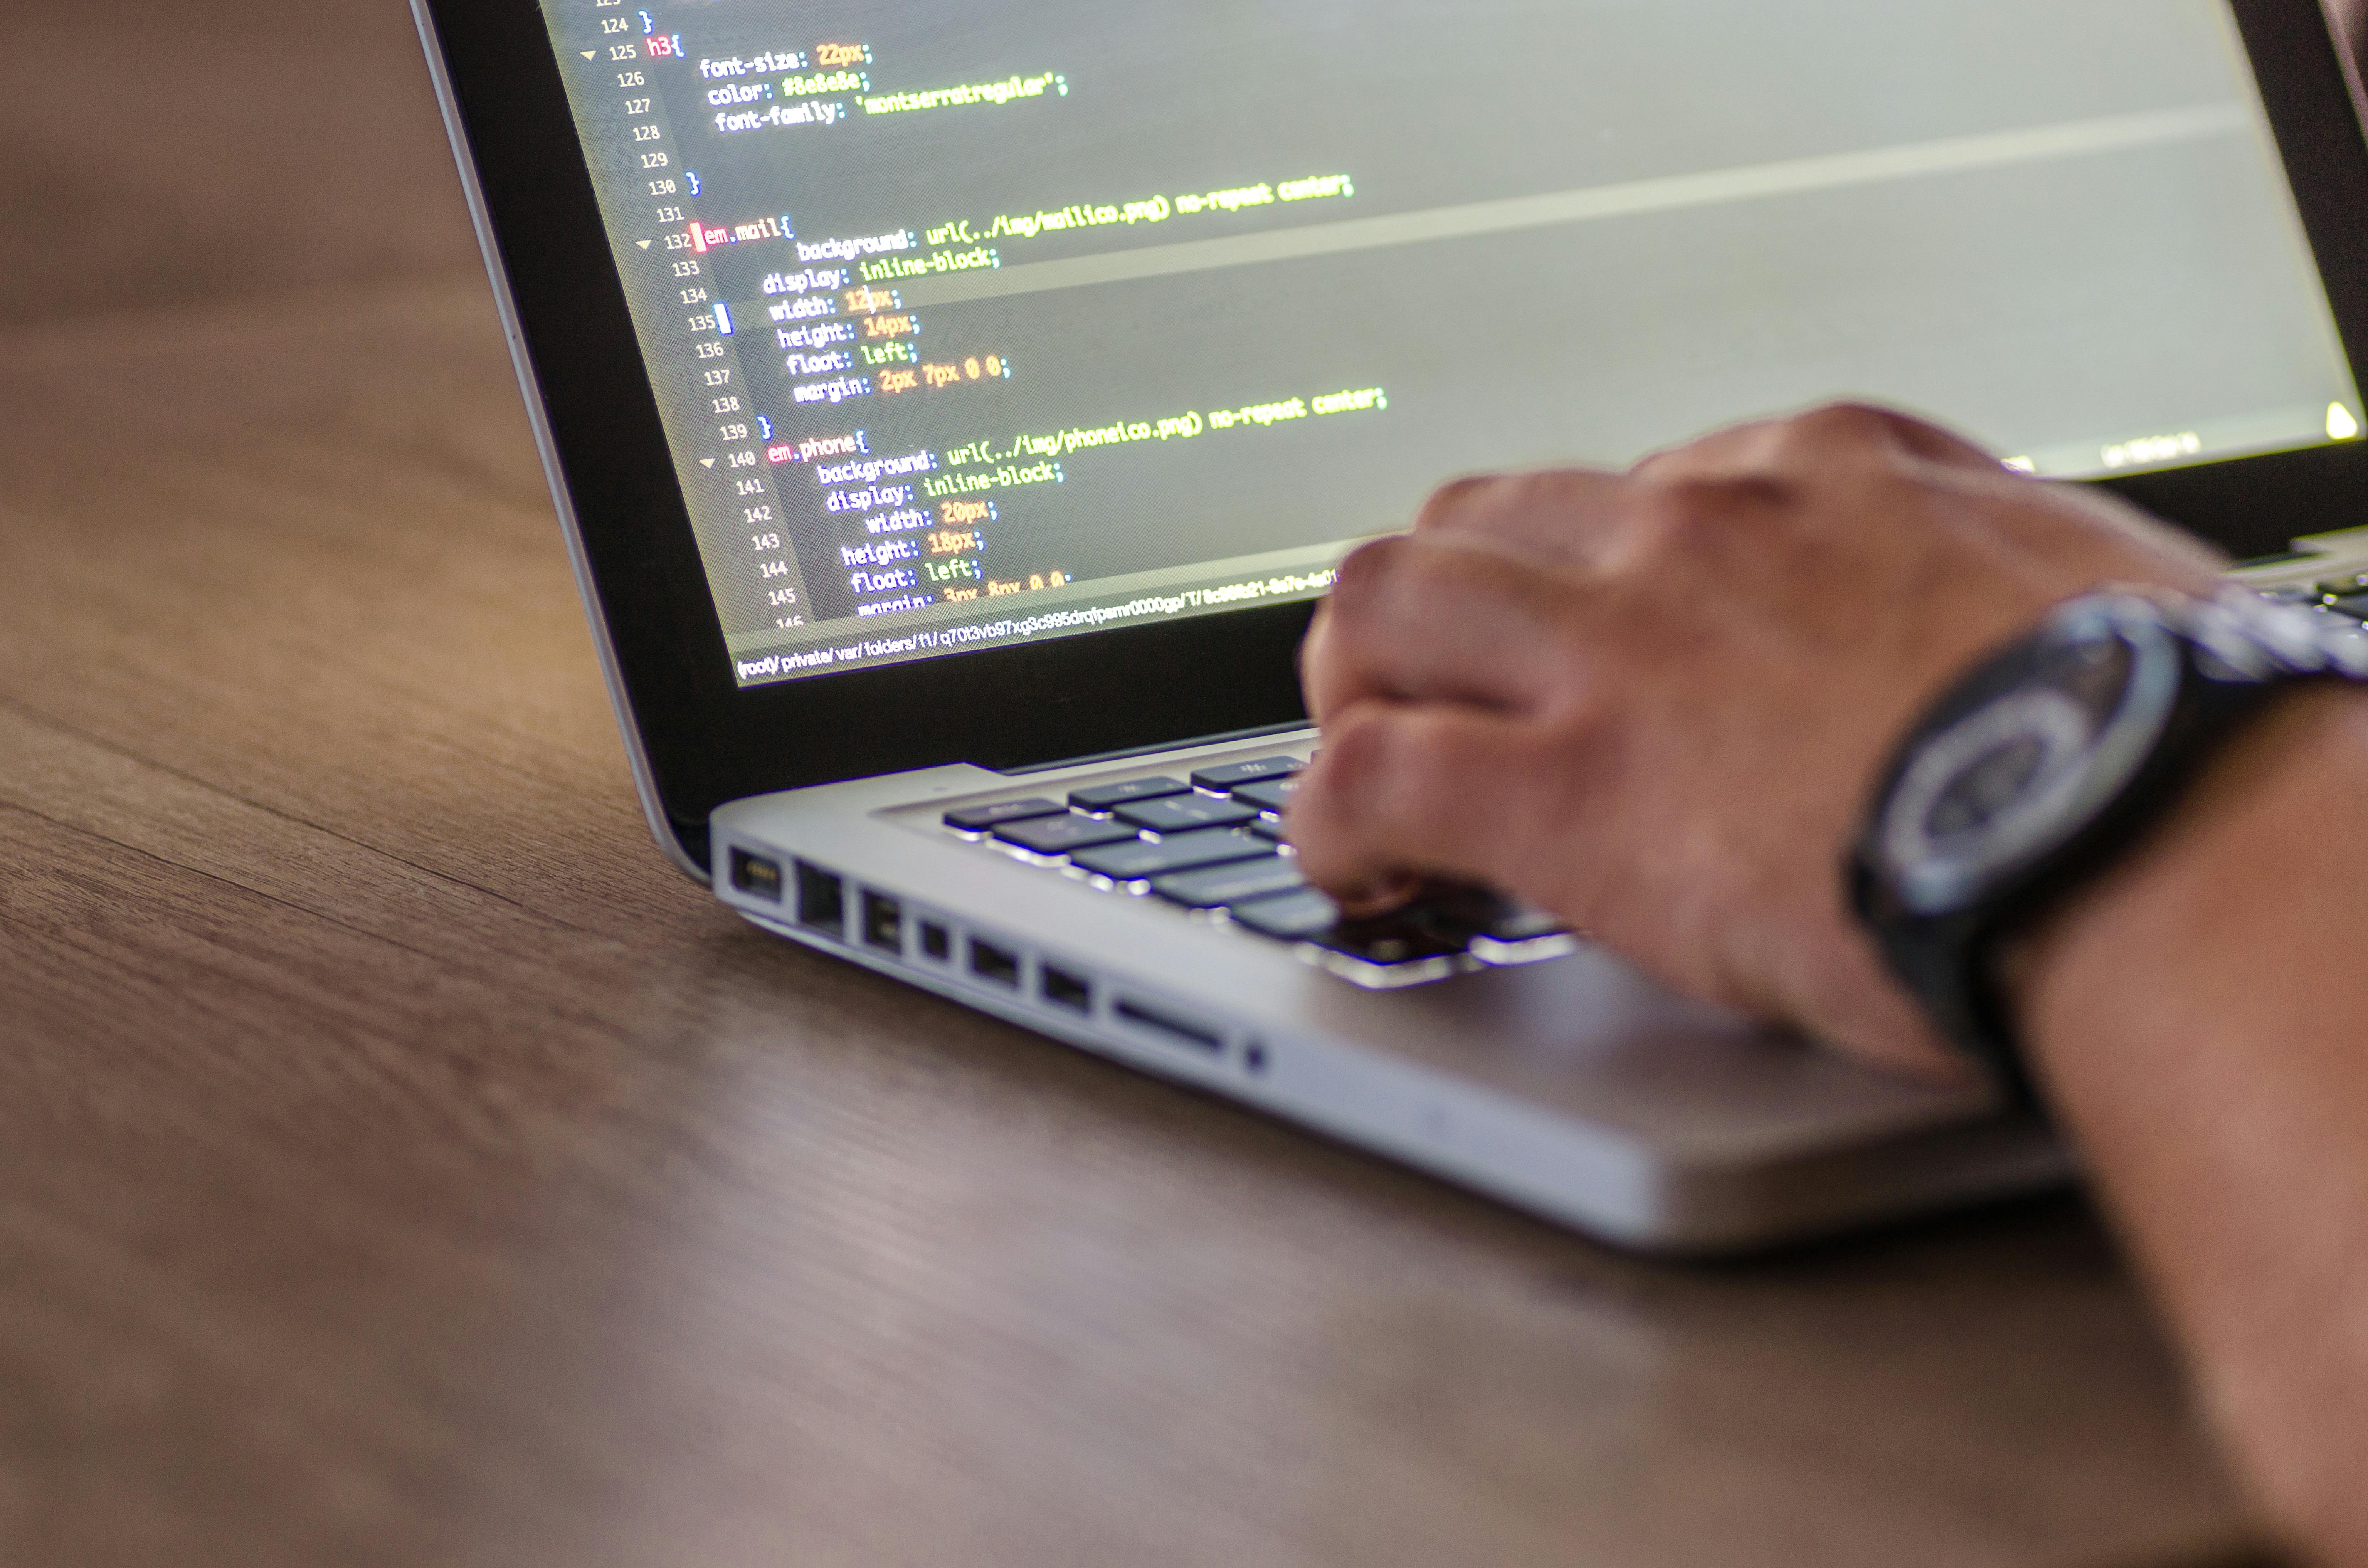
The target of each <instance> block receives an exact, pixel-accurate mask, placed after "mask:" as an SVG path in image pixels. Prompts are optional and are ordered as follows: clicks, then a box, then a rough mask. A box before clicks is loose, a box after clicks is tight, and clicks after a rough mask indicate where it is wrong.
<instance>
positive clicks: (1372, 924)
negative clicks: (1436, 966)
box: [1312, 914, 1464, 969]
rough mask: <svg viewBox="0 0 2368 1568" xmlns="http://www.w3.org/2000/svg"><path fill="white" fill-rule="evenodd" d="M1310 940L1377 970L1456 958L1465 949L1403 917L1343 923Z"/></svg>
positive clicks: (1453, 941)
mask: <svg viewBox="0 0 2368 1568" xmlns="http://www.w3.org/2000/svg"><path fill="white" fill-rule="evenodd" d="M1312 939H1313V940H1314V941H1315V945H1316V946H1318V947H1320V948H1326V949H1330V950H1331V951H1333V952H1336V953H1338V954H1339V955H1341V956H1342V957H1343V958H1348V959H1353V960H1356V961H1357V962H1359V963H1362V964H1370V965H1372V966H1373V967H1374V968H1376V969H1395V968H1396V967H1397V966H1398V965H1400V964H1417V963H1427V962H1430V961H1432V960H1441V959H1452V958H1458V957H1460V956H1462V954H1463V949H1464V944H1463V942H1461V941H1458V940H1455V939H1453V938H1452V937H1447V936H1445V935H1443V934H1442V933H1440V932H1439V931H1436V930H1433V929H1432V928H1431V927H1430V926H1428V925H1426V924H1424V922H1422V921H1421V920H1419V919H1417V918H1416V917H1414V916H1413V915H1405V914H1399V915H1383V916H1382V917H1381V918H1379V919H1377V920H1352V921H1346V922H1343V923H1342V924H1341V925H1339V926H1335V927H1333V928H1332V929H1331V930H1330V931H1327V932H1326V933H1325V934H1324V935H1323V936H1320V937H1314V938H1312Z"/></svg>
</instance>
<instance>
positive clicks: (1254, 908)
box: [1233, 888, 1340, 942]
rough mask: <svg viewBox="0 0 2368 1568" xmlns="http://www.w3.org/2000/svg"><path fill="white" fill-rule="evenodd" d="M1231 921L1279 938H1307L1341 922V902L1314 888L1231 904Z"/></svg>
mask: <svg viewBox="0 0 2368 1568" xmlns="http://www.w3.org/2000/svg"><path fill="white" fill-rule="evenodd" d="M1233 916H1234V924H1235V925H1236V926H1242V927H1244V928H1245V929H1247V930H1251V931H1255V932H1257V933H1258V935H1259V936H1261V937H1274V938H1275V939H1276V940H1277V941H1282V942H1310V941H1314V940H1315V938H1316V937H1321V936H1324V935H1326V934H1327V933H1328V932H1330V931H1331V930H1332V929H1333V927H1335V926H1338V925H1339V924H1340V906H1339V905H1338V904H1337V903H1333V902H1332V901H1331V900H1330V899H1329V898H1326V896H1325V895H1324V894H1322V893H1320V892H1316V891H1315V889H1314V888H1302V889H1301V890H1300V891H1299V892H1287V893H1284V894H1282V895H1281V896H1280V897H1277V898H1261V899H1256V900H1253V901H1251V902H1250V903H1237V904H1235V905H1234V907H1233Z"/></svg>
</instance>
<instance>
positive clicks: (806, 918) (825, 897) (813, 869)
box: [797, 860, 847, 940]
mask: <svg viewBox="0 0 2368 1568" xmlns="http://www.w3.org/2000/svg"><path fill="white" fill-rule="evenodd" d="M797 869H798V924H799V925H801V926H807V927H809V928H810V929H813V930H815V931H826V932H828V933H829V934H830V935H832V936H834V937H839V938H840V939H841V940H844V939H845V938H846V937H847V883H846V882H845V881H841V880H840V878H839V875H838V873H837V872H836V871H825V870H824V869H822V868H821V867H819V866H809V865H807V864H806V863H805V862H804V861H803V860H801V861H799V862H798V863H797Z"/></svg>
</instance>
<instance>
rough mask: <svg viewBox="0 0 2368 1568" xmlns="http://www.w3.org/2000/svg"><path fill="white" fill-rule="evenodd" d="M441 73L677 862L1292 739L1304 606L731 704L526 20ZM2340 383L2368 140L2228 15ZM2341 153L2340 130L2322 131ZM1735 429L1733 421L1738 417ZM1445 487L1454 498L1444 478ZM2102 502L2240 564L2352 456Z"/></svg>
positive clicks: (431, 1)
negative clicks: (901, 775) (866, 817)
mask: <svg viewBox="0 0 2368 1568" xmlns="http://www.w3.org/2000/svg"><path fill="white" fill-rule="evenodd" d="M415 4H416V6H417V7H418V9H419V10H420V11H421V13H422V17H423V20H424V21H425V22H426V23H427V24H428V25H427V27H426V28H424V29H423V30H424V31H425V32H427V35H428V37H427V41H428V47H429V48H430V50H431V51H438V52H439V54H440V61H441V65H442V71H443V77H444V80H445V83H446V84H447V85H448V87H449V90H450V97H451V107H452V109H453V112H454V114H455V116H456V117H457V124H456V127H455V131H456V134H457V136H458V137H459V139H460V140H461V142H463V143H464V145H465V153H464V156H465V157H466V158H467V159H468V160H469V162H470V163H471V164H472V165H473V172H474V178H475V182H476V186H477V187H478V191H479V194H480V197H481V199H482V203H483V208H484V214H485V216H486V219H487V222H488V225H489V227H490V230H491V233H490V236H489V243H490V244H491V246H492V247H493V251H494V255H493V256H492V258H491V259H492V262H493V270H494V271H495V275H496V277H497V278H499V279H500V280H501V281H502V282H503V283H504V284H505V285H506V286H507V290H508V294H509V300H508V305H509V313H510V319H511V320H512V322H513V323H514V324H515V326H516V329H517V331H518V335H519V338H520V343H519V347H520V350H521V353H522V357H523V359H524V361H525V364H526V366H527V369H528V373H529V377H530V379H531V381H532V383H533V388H534V391H533V392H532V393H530V395H532V396H535V397H537V398H538V399H539V400H540V403H541V407H540V410H539V412H540V415H541V423H542V426H543V428H544V430H545V432H546V433H547V437H548V439H549V441H550V442H551V445H552V449H553V451H554V453H555V456H556V461H557V466H558V469H559V472H560V482H561V483H562V485H563V487H564V491H565V502H566V506H567V509H568V510H569V512H570V513H571V514H572V516H573V519H574V525H575V531H576V534H577V537H578V540H579V544H580V548H581V550H582V552H583V556H584V560H585V562H586V567H587V574H588V578H589V584H590V589H591V593H592V597H593V598H594V600H595V601H596V603H597V606H598V615H599V616H600V617H601V618H602V619H603V621H604V622H605V628H606V631H607V636H608V641H609V646H610V647H611V649H612V650H613V655H614V661H615V665H616V671H615V674H616V678H617V680H618V682H619V683H620V700H622V701H623V702H624V703H625V704H626V706H627V708H628V710H629V712H630V720H631V722H632V725H633V727H634V729H635V731H636V733H637V734H638V736H639V738H640V741H641V744H642V746H643V753H644V755H645V756H646V759H647V763H648V768H649V775H650V781H651V785H652V787H653V788H654V789H655V791H656V793H657V795H658V797H659V804H660V806H661V807H662V809H663V811H664V812H665V815H666V819H667V821H668V822H669V823H670V824H672V825H673V827H674V830H675V832H676V834H677V837H678V838H679V839H680V841H681V843H682V846H683V847H684V848H685V850H686V851H687V852H688V853H689V855H690V857H691V858H692V859H694V860H695V861H700V862H702V863H703V862H704V860H705V858H706V837H707V819H708V815H709V813H710V812H712V810H713V809H714V808H715V807H717V806H719V805H722V804H723V803H724V802H726V801H734V800H738V799H742V798H745V797H746V796H750V795H757V794H764V793H767V792H769V791H773V790H787V789H794V788H799V787H803V786H806V785H812V784H820V783H828V782H835V781H837V780H840V779H847V778H868V777H873V776H876V775H881V774H887V773H895V772H902V771H906V770H909V769H914V768H920V767H934V766H938V765H941V764H946V763H952V762H970V763H975V764H978V765H980V766H982V767H992V768H997V769H1011V768H1018V767H1027V766H1031V765H1038V764H1043V763H1047V762H1053V761H1057V760H1063V759H1068V758H1076V757H1086V756H1104V755H1111V754H1117V753H1122V752H1127V751H1132V750H1140V749H1144V748H1148V747H1154V746H1159V745H1167V744H1179V743H1182V742H1185V741H1188V740H1191V739H1197V738H1201V737H1204V736H1214V735H1222V734H1232V733H1247V732H1254V731H1258V730H1261V729H1272V728H1281V727H1285V726H1289V725H1292V724H1295V723H1298V722H1304V709H1303V707H1302V706H1301V701H1300V696H1299V690H1298V682H1297V676H1296V667H1295V666H1296V659H1295V653H1296V649H1297V646H1298V643H1299V641H1300V639H1301V637H1302V635H1303V633H1304V631H1305V628H1306V625H1307V622H1308V619H1309V618H1310V616H1311V615H1312V614H1313V607H1312V606H1310V605H1307V604H1304V603H1301V604H1291V605H1283V606H1275V607H1261V608H1249V609H1241V610H1234V611H1229V612H1223V613H1212V614H1208V615H1203V616H1201V617H1198V618H1195V619H1185V620H1180V621H1175V622H1169V623H1166V624H1162V625H1156V626H1150V627H1141V628H1130V629H1124V630H1116V631H1100V632H1095V633H1090V634H1083V635H1076V636H1070V637H1064V638H1059V639H1055V640H1053V641H1049V642H1041V643H1032V644H1025V645H1021V646H1017V647H1007V648H999V649H994V650H990V651H985V652H977V653H960V654H950V655H946V656H944V657H941V658H938V659H933V660H928V661H923V662H918V663H912V664H904V665H891V666H887V667H882V668H870V669H859V670H854V671H850V672H848V673H845V674H836V675H828V676H810V677H806V678H803V679H799V680H791V681H785V682H780V683H778V684H774V685H768V686H760V687H748V688H742V687H739V686H738V685H737V683H736V682H735V681H734V678H733V675H732V660H731V657H730V655H729V653H727V651H726V649H725V646H724V642H723V629H722V627H721V624H720V622H719V621H718V619H717V616H716V612H715V608H714V604H713V600H712V597H710V594H709V590H708V585H707V577H706V573H705V570H704V567H703V565H702V563H701V562H700V554H699V550H698V547H697V543H696V540H695V536H694V534H693V531H692V527H691V522H690V518H689V512H688V509H687V506H686V504H685V500H684V497H683V494H682V492H681V490H680V488H679V486H678V485H677V483H676V480H675V477H674V462H673V459H672V456H671V454H670V452H669V450H668V448H667V445H666V436H665V431H664V428H663V426H662V425H661V422H660V419H659V415H658V408H657V401H656V397H655V392H654V391H653V390H652V387H651V383H650V380H649V374H648V370H647V368H646V367H645V365H644V363H643V358H642V354H641V348H640V345H639V342H638V339H637V337H636V335H635V333H634V330H633V325H632V317H631V314H630V312H629V311H628V309H627V306H626V301H625V293H624V288H623V284H622V281H621V279H620V278H619V276H618V273H617V270H616V267H615V266H614V264H613V262H612V260H611V256H612V251H611V248H610V242H609V236H608V234H607V233H606V231H605V229H604V227H603V225H602V222H601V218H600V211H599V206H598V200H597V199H596V196H595V194H594V190H593V186H592V179H591V174H590V171H589V169H588V167H587V165H586V161H585V158H584V156H583V153H582V150H581V147H580V145H579V144H578V142H577V141H576V138H575V131H574V124H575V121H574V117H573V114H572V112H571V109H570V107H569V104H568V99H567V96H566V90H565V86H564V83H563V81H562V79H561V75H560V68H559V63H558V61H557V59H556V57H555V55H554V54H553V51H552V46H551V40H550V34H549V32H548V30H547V28H546V26H545V23H544V21H543V17H542V15H541V7H540V6H539V5H538V4H537V0H415ZM2231 9H2232V10H2233V12H2234V14H2235V16H2236V17H2237V22H2238V25H2239V27H2240V28H2241V30H2242V33H2243V36H2244V39H2245V42H2246V46H2247V48H2248V51H2249V52H2250V54H2251V56H2252V61H2253V66H2254V72H2255V75H2256V77H2257V79H2258V80H2259V82H2260V86H2261V91H2262V95H2263V97H2264V99H2265V100H2266V102H2267V104H2268V107H2269V110H2270V114H2271V120H2272V123H2273V125H2274V127H2275V129H2276V131H2277V135H2278V141H2279V144H2280V150H2281V153H2282V154H2283V158H2284V161H2285V164H2286V167H2287V171H2288V175H2289V176H2290V178H2291V180H2292V183H2293V185H2294V191H2295V195H2296V197H2297V199H2298V203H2299V206H2300V208H2301V211H2302V217H2303V222H2304V224H2305V229H2306V231H2307V233H2308V234H2309V236H2310V240H2311V244H2312V246H2313V249H2314V251H2315V252H2316V254H2317V260H2318V265H2319V268H2320V272H2321V275H2322V277H2323V278H2325V280H2326V284H2327V288H2328V296H2329V298H2330V300H2331V301H2332V303H2333V306H2334V312H2335V317H2336V320H2337V323H2338V325H2339V328H2340V333H2341V335H2342V338H2343V341H2344V344H2345V347H2346V349H2347V351H2348V352H2349V353H2350V355H2351V359H2352V362H2353V363H2354V365H2355V366H2357V365H2368V246H2357V245H2351V244H2347V243H2346V242H2347V240H2348V239H2349V238H2350V237H2351V236H2356V235H2357V234H2359V233H2363V232H2368V139H2363V138H2362V136H2361V135H2360V134H2359V133H2358V120H2357V118H2356V115H2355V111H2354V108H2353V98H2352V96H2351V85H2350V82H2351V78H2350V76H2349V74H2347V71H2346V68H2345V66H2344V64H2343V62H2342V61H2341V59H2340V55H2339V51H2338V50H2337V48H2336V45H2335V43H2334V40H2333V39H2332V36H2331V34H2330V31H2329V28H2328V22H2327V19H2326V17H2325V14H2324V13H2323V12H2322V11H2321V10H2320V8H2319V6H2318V5H2317V0H2231ZM2337 131H2346V132H2349V133H2348V134H2335V132H2337ZM1736 412H1737V413H1738V414H1744V413H1748V412H1750V411H1748V410H1737V411H1736ZM1441 477H1442V478H1445V477H1447V476H1446V475H1444V474H1442V475H1441ZM2110 487H2111V488H2112V489H2114V490H2117V491H2119V492H2121V493H2122V494H2126V495H2128V496H2130V497H2131V498H2132V499H2134V500H2136V501H2138V502H2139V503H2140V504H2142V505H2144V506H2147V507H2149V508H2151V509H2152V510H2154V511H2156V512H2158V513H2160V514H2161V515H2163V516H2165V517H2170V518H2173V519H2174V520H2176V521H2178V522H2180V524H2182V525H2184V526H2186V527H2187V528H2192V529H2193V530H2194V531H2196V532H2197V533H2200V534H2202V535H2203V537H2205V538H2207V539H2209V540H2212V541H2214V543H2216V544H2218V545H2220V546H2221V547H2222V548H2223V549H2226V550H2227V551H2230V552H2232V553H2233V554H2236V555H2238V556H2240V557H2242V556H2252V555H2260V554H2265V553H2268V552H2271V551H2276V550H2279V549H2282V548H2283V546H2284V545H2285V544H2286V542H2287V541H2288V540H2291V539H2292V538H2294V536H2296V535H2299V534H2304V533H2308V532H2313V531H2318V530H2322V529H2328V528H2337V527H2341V526H2344V525H2345V524H2346V523H2347V522H2348V521H2349V520H2350V514H2351V507H2350V506H2348V505H2346V503H2347V502H2349V501H2351V499H2352V498H2354V497H2358V496H2360V495H2362V494H2368V488H2363V487H2368V443H2363V442H2353V443H2347V444H2344V445H2340V446H2333V447H2324V448H2315V449H2307V450H2303V451H2296V452H2288V453H2281V454H2276V455H2272V456H2265V457H2256V458H2248V459H2242V460H2233V461H2227V462H2220V463H2212V464H2204V465H2200V466H2197V467H2192V468H2187V469H2180V470H2173V471H2169V472H2156V473H2147V474H2142V475H2135V476H2131V477H2128V478H2124V479H2121V480H2117V481H2114V482H2112V484H2111V486H2110Z"/></svg>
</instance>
